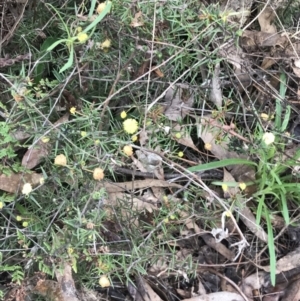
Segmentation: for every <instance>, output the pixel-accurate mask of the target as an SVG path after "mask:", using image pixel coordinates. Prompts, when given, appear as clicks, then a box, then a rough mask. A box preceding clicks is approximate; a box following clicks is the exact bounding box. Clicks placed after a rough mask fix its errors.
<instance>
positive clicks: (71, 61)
mask: <svg viewBox="0 0 300 301" xmlns="http://www.w3.org/2000/svg"><path fill="white" fill-rule="evenodd" d="M73 60H74V48H73V46H71V49H70V55H69V59H68V61H67V62H66V63H65V64H64V65H63V67H62V68H61V69H60V70H59V73H62V72H64V71H65V70H67V69H69V68H70V67H72V65H73Z"/></svg>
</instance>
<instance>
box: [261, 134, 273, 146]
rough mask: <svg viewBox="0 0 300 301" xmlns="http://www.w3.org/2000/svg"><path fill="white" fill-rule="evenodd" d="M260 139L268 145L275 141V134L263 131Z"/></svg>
mask: <svg viewBox="0 0 300 301" xmlns="http://www.w3.org/2000/svg"><path fill="white" fill-rule="evenodd" d="M262 140H263V142H264V143H265V144H266V145H270V144H272V143H273V142H274V141H275V135H274V134H273V133H264V134H263V136H262Z"/></svg>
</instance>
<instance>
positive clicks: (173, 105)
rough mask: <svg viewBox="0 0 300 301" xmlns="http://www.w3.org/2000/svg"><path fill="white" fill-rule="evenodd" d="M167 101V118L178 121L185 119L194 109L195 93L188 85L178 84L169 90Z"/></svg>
mask: <svg viewBox="0 0 300 301" xmlns="http://www.w3.org/2000/svg"><path fill="white" fill-rule="evenodd" d="M165 101H166V103H167V106H166V109H165V112H164V114H165V116H166V117H167V118H168V119H169V120H173V121H178V120H181V119H183V118H184V117H185V116H186V115H187V113H188V112H189V109H190V108H192V106H193V104H194V97H193V92H192V90H191V89H190V87H189V86H188V85H185V84H177V85H176V86H174V87H172V88H170V89H168V91H167V92H166V95H165Z"/></svg>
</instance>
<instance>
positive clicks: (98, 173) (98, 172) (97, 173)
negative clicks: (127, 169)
mask: <svg viewBox="0 0 300 301" xmlns="http://www.w3.org/2000/svg"><path fill="white" fill-rule="evenodd" d="M93 178H94V179H95V180H102V179H103V178H104V171H103V169H102V168H99V167H97V168H95V169H94V171H93Z"/></svg>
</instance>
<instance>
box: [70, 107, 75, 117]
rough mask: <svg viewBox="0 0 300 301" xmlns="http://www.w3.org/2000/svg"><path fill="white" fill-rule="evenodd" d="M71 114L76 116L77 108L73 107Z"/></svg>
mask: <svg viewBox="0 0 300 301" xmlns="http://www.w3.org/2000/svg"><path fill="white" fill-rule="evenodd" d="M70 113H71V114H73V115H74V114H75V113H76V108H75V107H72V108H71V109H70Z"/></svg>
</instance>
